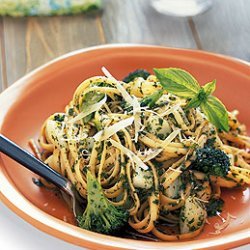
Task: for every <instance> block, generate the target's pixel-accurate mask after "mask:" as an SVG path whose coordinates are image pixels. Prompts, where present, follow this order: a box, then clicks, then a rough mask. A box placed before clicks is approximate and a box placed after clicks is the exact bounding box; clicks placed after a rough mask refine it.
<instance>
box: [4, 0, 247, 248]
mask: <svg viewBox="0 0 250 250" xmlns="http://www.w3.org/2000/svg"><path fill="white" fill-rule="evenodd" d="M249 13H250V1H249V0H237V1H235V0H72V1H70V0H0V91H2V90H4V89H5V88H7V87H8V86H10V85H11V84H12V83H13V82H15V81H16V80H17V79H18V78H20V77H22V76H24V75H25V74H27V73H28V72H30V71H31V70H32V69H34V68H36V67H38V66H40V65H42V64H44V63H46V62H48V61H50V60H51V59H53V58H56V57H58V56H60V55H63V54H65V53H67V52H70V51H73V50H77V49H82V48H86V47H89V46H94V45H102V44H110V43H141V44H153V45H162V46H169V47H181V48H191V49H199V50H206V51H211V52H216V53H220V54H225V55H229V56H233V57H236V58H239V59H243V60H245V61H248V62H250V46H249V44H250V15H249ZM64 14H66V15H64ZM40 15H42V16H40ZM48 15H52V16H48ZM54 15H56V16H54ZM58 15H61V16H58ZM13 16H14V17H13ZM17 16H18V17H17ZM21 16H23V17H21ZM0 224H1V227H0V243H1V245H2V246H3V244H4V246H5V247H3V248H2V249H43V250H46V249H54V248H59V247H60V249H61V250H62V249H64V250H66V249H71V250H73V249H80V248H78V247H74V246H71V245H70V244H66V243H64V242H63V241H60V240H57V239H54V238H53V237H51V236H48V235H46V234H44V233H42V232H40V231H38V230H37V229H35V228H33V227H32V226H30V225H29V224H28V223H26V222H24V221H23V220H22V219H20V218H18V217H17V216H16V215H14V214H13V213H12V212H11V211H9V210H8V209H7V208H6V207H5V206H4V205H3V204H0ZM13 225H15V228H14V230H13ZM248 247H249V246H246V247H244V248H241V249H249V248H248Z"/></svg>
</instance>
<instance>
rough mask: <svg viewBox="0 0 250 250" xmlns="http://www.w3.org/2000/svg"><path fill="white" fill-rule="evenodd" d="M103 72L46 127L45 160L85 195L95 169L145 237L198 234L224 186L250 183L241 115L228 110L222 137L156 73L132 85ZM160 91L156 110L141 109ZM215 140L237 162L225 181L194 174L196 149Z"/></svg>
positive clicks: (42, 140) (232, 163) (42, 143)
mask: <svg viewBox="0 0 250 250" xmlns="http://www.w3.org/2000/svg"><path fill="white" fill-rule="evenodd" d="M104 73H105V74H106V76H95V77H91V78H89V79H87V80H85V81H84V82H83V83H81V84H80V85H79V87H78V88H77V89H76V91H75V93H74V96H73V99H72V100H71V101H70V103H69V104H68V105H67V106H66V108H65V112H64V113H55V114H53V115H51V116H50V117H49V118H48V119H47V120H46V121H45V122H44V124H43V126H42V129H41V134H40V137H39V145H40V147H41V149H42V151H43V152H42V157H43V160H44V162H45V163H46V164H48V165H49V166H50V167H51V168H53V169H54V170H56V171H57V172H59V173H61V174H62V175H64V176H66V177H67V178H68V179H69V180H70V181H71V182H72V183H73V184H74V185H75V187H76V188H77V190H78V192H79V193H80V195H81V196H82V197H83V198H86V197H87V192H88V190H87V183H86V182H87V179H86V173H87V171H88V170H89V171H91V173H92V175H94V176H96V178H97V179H98V181H99V183H100V184H101V186H102V188H103V190H104V194H105V196H106V197H107V198H108V199H109V201H110V202H111V203H112V204H114V205H115V206H123V207H124V208H126V209H127V210H128V212H129V215H130V217H129V221H128V223H129V225H130V226H131V227H132V228H133V229H135V230H136V231H138V232H139V233H140V234H146V233H149V232H151V233H152V234H154V235H155V236H156V237H157V238H159V239H161V240H166V241H173V240H178V239H189V238H192V237H195V236H196V235H198V234H199V233H200V232H201V231H202V228H203V227H204V225H205V222H206V219H207V211H206V204H207V203H209V201H210V200H211V199H212V198H219V197H220V194H221V187H227V188H232V187H236V186H242V185H245V184H250V152H249V146H250V138H249V137H248V136H247V135H246V129H245V127H244V125H242V124H241V123H240V122H239V121H238V119H237V112H236V111H233V112H231V113H229V126H230V130H229V132H219V131H218V130H217V129H216V128H215V127H214V126H213V125H212V124H211V123H210V122H209V121H208V120H207V118H206V116H205V115H204V114H203V113H202V112H201V110H200V109H199V108H191V109H189V110H188V111H186V110H185V109H184V107H185V105H186V104H187V101H186V100H185V99H183V98H180V97H177V96H175V95H173V94H170V93H168V92H167V91H164V90H163V89H162V86H161V85H160V84H159V81H158V80H157V78H156V76H154V75H150V76H148V77H147V79H143V78H141V77H138V78H136V79H134V80H132V81H131V82H129V83H125V82H122V81H117V80H116V79H114V78H113V77H112V76H111V75H110V74H109V73H108V72H107V71H106V70H104ZM157 91H158V93H160V95H159V96H158V97H157V98H158V99H157V100H156V102H155V104H154V105H153V106H151V107H150V106H149V105H148V106H147V105H142V103H143V101H145V100H148V99H146V98H150V96H151V94H152V93H156V92H157ZM159 91H161V92H159ZM211 139H212V140H214V145H215V147H216V148H217V149H220V150H221V151H223V152H224V153H226V154H227V156H228V157H229V159H230V168H229V171H228V173H227V175H226V176H225V177H223V176H213V175H209V176H207V175H206V174H204V173H202V172H201V171H197V170H194V169H192V162H193V160H194V158H195V155H196V150H197V149H199V148H203V147H204V145H205V144H206V143H207V142H208V140H211Z"/></svg>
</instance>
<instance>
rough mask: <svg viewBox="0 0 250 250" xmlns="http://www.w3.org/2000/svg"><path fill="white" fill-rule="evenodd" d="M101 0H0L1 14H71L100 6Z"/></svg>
mask: <svg viewBox="0 0 250 250" xmlns="http://www.w3.org/2000/svg"><path fill="white" fill-rule="evenodd" d="M101 1H102V0H0V15H1V16H16V17H17V16H51V15H71V14H78V13H82V12H87V11H90V10H93V9H98V8H100V7H101Z"/></svg>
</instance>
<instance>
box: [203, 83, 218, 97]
mask: <svg viewBox="0 0 250 250" xmlns="http://www.w3.org/2000/svg"><path fill="white" fill-rule="evenodd" d="M202 88H203V89H204V91H205V93H206V95H207V96H209V95H211V94H212V93H213V92H214V91H215V88H216V80H213V81H212V82H209V83H207V84H206V85H205V86H203V87H202Z"/></svg>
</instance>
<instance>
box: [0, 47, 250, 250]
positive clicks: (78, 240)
mask: <svg viewBox="0 0 250 250" xmlns="http://www.w3.org/2000/svg"><path fill="white" fill-rule="evenodd" d="M112 48H116V49H121V48H141V49H162V50H166V51H179V52H180V51H183V52H189V53H192V54H196V55H205V56H209V57H213V58H217V59H222V60H225V61H230V62H231V63H236V64H239V65H241V66H250V63H249V62H247V61H244V60H241V59H238V58H234V57H230V56H227V55H222V54H217V53H212V52H207V51H201V50H195V49H185V48H175V47H173V48H172V47H165V46H157V45H144V44H127V43H121V44H106V45H98V46H92V47H88V48H83V49H79V50H75V51H72V52H69V53H67V54H64V55H61V56H59V57H57V58H55V59H53V60H51V61H49V62H47V63H45V64H43V65H42V66H40V67H38V68H36V69H34V70H32V71H31V72H29V73H28V74H27V75H25V76H23V77H22V78H20V79H19V80H17V81H16V82H15V83H13V84H12V85H11V86H10V87H8V88H7V89H5V90H4V91H3V92H2V93H1V94H0V101H2V100H6V98H8V95H9V93H11V92H13V91H14V90H15V89H17V90H18V89H19V88H20V89H21V88H22V87H24V86H25V85H26V84H27V85H29V79H31V78H32V77H33V76H35V75H36V74H37V73H39V72H42V71H44V70H45V69H47V68H48V67H50V66H52V65H54V64H56V63H58V62H60V61H62V60H64V59H67V58H70V57H72V56H75V55H78V54H83V53H87V52H91V51H96V50H105V49H112ZM18 93H19V92H18V91H17V93H16V94H17V96H18ZM10 106H11V104H10ZM6 113H7V111H6V112H3V113H2V115H0V127H1V124H2V122H3V118H4V117H5V115H6ZM0 130H1V129H0ZM0 165H4V164H3V162H2V158H1V156H0ZM0 183H1V185H0V200H1V201H2V202H3V203H4V204H5V205H7V207H9V208H10V209H11V210H12V211H13V212H14V213H16V214H17V215H18V216H20V217H21V218H23V219H24V220H25V221H27V222H28V223H30V224H31V225H33V226H35V227H36V228H38V229H40V230H41V231H44V232H46V233H48V234H50V235H53V236H55V237H57V238H60V239H62V240H64V241H67V242H70V243H72V244H75V245H79V246H85V247H92V248H93V246H95V247H97V246H99V247H106V248H110V249H111V248H113V249H118V248H120V249H128V248H129V249H152V248H154V249H165V248H166V247H171V248H173V249H187V245H186V244H187V242H188V245H189V248H190V249H202V248H214V247H218V246H221V245H223V246H226V245H228V246H229V245H230V246H239V245H242V244H247V243H249V242H250V239H249V235H250V229H244V230H240V231H238V232H236V233H230V234H228V235H223V237H220V236H216V237H214V238H209V239H200V240H195V239H194V240H190V241H181V242H178V241H176V242H157V243H156V242H147V241H142V240H132V239H125V238H119V237H114V236H107V235H103V234H98V233H95V232H90V231H87V230H84V229H80V228H78V227H76V226H73V225H70V224H68V223H66V222H64V221H61V220H59V219H57V218H55V217H53V216H51V215H49V214H47V213H45V212H44V211H42V210H40V209H39V208H37V207H36V206H35V205H33V204H32V203H31V202H30V201H28V200H27V199H26V198H25V197H24V196H23V195H22V194H21V193H20V192H19V191H18V190H17V189H16V188H15V186H14V185H12V181H11V180H10V178H9V176H8V175H7V174H6V173H5V171H4V170H3V168H0ZM156 244H157V245H156Z"/></svg>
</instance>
